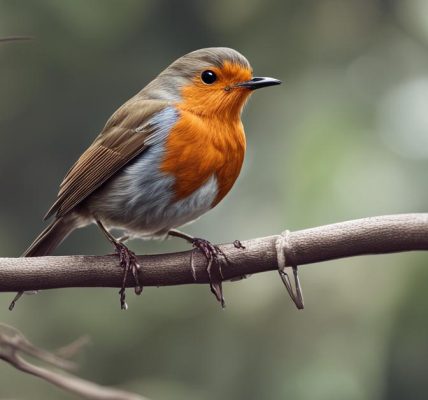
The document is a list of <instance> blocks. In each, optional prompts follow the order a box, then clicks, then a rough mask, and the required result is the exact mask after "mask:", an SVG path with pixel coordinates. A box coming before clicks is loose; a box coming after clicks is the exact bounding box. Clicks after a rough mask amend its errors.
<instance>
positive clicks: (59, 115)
mask: <svg viewBox="0 0 428 400" xmlns="http://www.w3.org/2000/svg"><path fill="white" fill-rule="evenodd" d="M14 34H25V35H32V36H34V37H35V39H34V40H33V41H32V42H29V43H13V44H2V45H1V46H0V89H1V95H0V143H1V145H0V184H1V207H0V221H1V225H0V250H1V254H2V256H18V255H19V254H20V253H21V252H22V251H23V250H24V249H25V247H26V246H27V245H28V244H29V243H30V242H31V240H32V239H33V238H34V237H35V235H36V234H37V233H38V231H40V230H41V229H42V227H43V223H42V221H41V217H42V215H43V214H44V212H45V211H46V210H47V208H48V206H49V205H50V204H51V202H52V201H53V199H54V198H55V195H56V191H57V187H58V183H59V182H60V180H61V179H62V177H63V175H64V173H65V172H66V171H67V169H68V168H69V166H70V165H71V164H72V163H73V162H74V160H75V159H76V158H77V157H78V155H79V154H80V153H81V152H82V151H83V150H84V149H85V147H86V146H87V145H88V144H89V143H90V142H91V141H92V139H93V138H94V137H95V135H96V134H97V133H98V132H99V130H100V129H101V128H102V126H103V124H104V123H105V121H106V120H107V118H108V117H109V115H110V114H111V113H112V112H113V111H114V110H115V109H116V108H117V107H118V106H119V105H120V104H122V103H123V102H124V101H125V100H126V99H127V98H129V97H130V96H131V95H133V94H134V93H135V92H137V91H138V90H140V88H141V87H143V86H144V85H145V84H146V83H147V82H149V81H150V80H151V79H152V78H153V77H154V76H155V75H156V74H157V73H158V72H159V71H160V70H161V69H162V68H164V67H166V66H167V65H168V64H169V63H170V62H171V61H173V60H174V59H175V58H177V57H179V56H180V55H182V54H184V53H186V52H188V51H191V50H194V49H197V48H201V47H208V46H219V45H221V46H229V47H233V48H236V49H237V50H239V51H241V52H242V53H243V54H244V55H246V56H247V57H248V59H249V60H250V61H251V63H252V65H253V67H254V70H255V72H256V73H257V74H260V75H268V76H274V77H277V78H280V79H283V80H284V82H285V83H284V85H282V86H280V87H276V88H271V89H266V90H264V91H260V92H258V93H257V94H255V95H254V96H253V98H252V99H251V101H250V103H249V105H248V106H247V108H246V110H245V113H244V123H245V126H246V132H247V136H248V146H249V151H248V156H247V158H246V164H245V168H244V171H243V173H242V175H241V177H240V179H239V181H238V183H237V184H236V186H235V188H234V189H233V191H232V193H231V194H230V195H229V196H228V197H227V199H225V200H224V201H223V202H222V204H220V205H219V206H218V207H217V208H216V209H215V210H213V211H212V212H210V213H209V214H207V215H206V216H204V217H203V218H202V219H200V220H199V221H198V222H197V223H195V224H193V225H192V226H189V227H188V228H186V230H187V231H188V232H189V233H191V234H197V235H199V236H203V237H206V238H209V239H211V240H213V241H217V242H227V241H231V240H234V239H237V238H239V239H245V238H250V237H257V236H263V235H269V234H274V233H278V232H280V231H281V230H284V229H285V228H288V229H300V228H305V227H310V226H316V225H320V224H326V223H331V222H336V221H340V220H344V219H352V218H358V217H365V216H370V215H381V214H389V213H400V212H417V211H427V208H426V207H427V203H428V189H427V181H426V171H427V167H428V117H427V115H428V113H427V109H428V72H427V71H428V69H427V67H428V52H427V48H428V3H427V2H426V1H424V0H408V1H399V0H395V1H394V0H382V1H380V0H379V1H373V0H317V1H298V0H264V1H261V0H250V1H244V0H233V1H226V0H219V1H216V2H199V1H196V0H194V1H180V2H173V1H165V0H163V1H155V0H144V1H142V0H140V1H137V0H122V1H113V0H108V1H107V0H103V1H101V0H93V1H90V2H86V1H82V0H74V1H70V0H64V1H61V2H59V1H54V0H39V1H37V2H27V1H23V0H15V1H12V0H0V36H8V35H14ZM131 246H132V248H133V249H135V250H136V251H138V252H141V253H142V252H144V253H156V252H166V251H171V250H176V249H183V248H186V246H185V245H183V244H182V243H180V242H179V241H178V240H170V241H167V242H144V243H141V242H138V241H134V242H132V244H131ZM110 251H111V249H110V248H109V245H108V243H107V242H106V241H105V240H104V238H103V237H102V235H101V234H99V233H98V232H97V230H96V229H95V228H94V227H91V228H87V229H84V230H82V231H79V232H76V233H74V234H73V235H72V236H71V237H70V238H69V239H67V241H66V242H65V243H64V244H63V245H62V246H61V247H60V248H59V249H58V254H72V253H74V254H79V253H80V254H103V253H107V252H110ZM426 264H427V256H426V255H425V254H422V253H421V254H402V255H389V256H378V257H360V258H355V259H350V260H339V261H335V262H329V263H325V264H322V265H314V266H310V267H304V268H302V271H301V276H302V282H303V286H304V291H305V296H306V298H305V300H306V307H307V308H306V310H305V311H304V312H297V311H296V310H295V309H294V308H293V306H292V304H291V302H290V301H289V299H288V298H287V295H286V292H285V290H284V288H283V287H282V286H281V283H280V281H279V279H278V276H277V275H276V274H273V273H272V274H263V275H259V276H253V277H251V278H250V279H247V280H244V281H242V282H239V283H233V284H226V288H225V290H226V296H227V297H226V300H227V304H228V307H227V308H226V310H224V311H223V310H221V309H220V308H219V307H218V305H217V304H216V303H215V301H214V298H213V297H212V296H211V295H210V293H209V290H208V288H207V287H196V286H195V287H191V286H186V287H174V288H160V289H154V288H146V289H145V290H144V293H143V295H142V297H139V298H136V297H135V296H133V295H132V294H131V291H130V293H129V296H128V297H129V303H130V309H129V311H127V312H121V311H120V309H119V301H118V296H117V294H116V290H113V289H91V290H84V289H68V290H55V291H49V292H43V293H40V294H39V295H38V296H33V297H26V298H24V299H23V300H22V301H21V302H20V304H19V305H18V306H17V308H16V310H15V311H14V312H13V313H10V312H8V311H7V305H8V303H9V301H10V299H11V294H3V295H1V296H0V299H1V308H0V310H1V311H0V315H1V321H2V322H5V323H8V324H11V325H14V326H16V327H17V328H18V329H20V330H22V331H23V332H24V333H25V334H26V335H27V336H28V338H29V339H30V340H32V341H33V342H34V343H36V344H38V345H40V346H42V347H46V348H48V349H49V348H55V347H56V346H61V345H64V344H65V343H67V342H69V341H71V340H73V339H75V338H76V337H78V336H80V335H82V334H89V335H90V336H91V337H92V341H93V344H92V346H91V347H90V348H89V349H88V350H87V351H86V352H85V354H84V355H82V357H81V360H80V362H81V365H82V368H81V371H80V373H81V375H82V376H85V377H87V378H89V379H93V380H96V381H97V382H100V383H104V384H108V385H122V386H123V387H126V388H127V389H129V390H135V391H139V392H141V393H143V394H144V395H147V396H150V397H152V398H153V399H186V400H191V399H207V400H210V399H218V398H224V399H246V400H247V399H280V398H286V397H287V398H290V399H295V400H299V399H328V400H334V399H338V400H339V399H350V400H352V399H367V400H371V399H402V398H409V396H410V397H411V398H415V399H416V398H418V399H419V398H420V399H422V398H426V396H427V395H426V394H427V392H428V382H427V380H426V379H425V371H426V369H427V367H428V365H427V360H428V357H427V345H428V335H427V330H428V320H427V318H426V308H427V306H428V295H427V294H426V293H427V290H428V281H427V271H426V268H427V266H426ZM0 397H2V398H6V397H8V398H11V397H13V398H17V399H18V398H22V399H24V398H31V399H42V398H43V399H58V398H64V399H68V398H71V397H70V396H68V395H66V394H64V393H62V392H60V391H59V390H57V389H56V388H53V387H51V386H49V385H48V384H46V383H44V382H40V381H38V380H36V379H35V378H32V377H28V376H24V375H22V374H20V373H17V372H16V371H15V370H13V369H12V368H10V367H9V366H7V365H3V364H0Z"/></svg>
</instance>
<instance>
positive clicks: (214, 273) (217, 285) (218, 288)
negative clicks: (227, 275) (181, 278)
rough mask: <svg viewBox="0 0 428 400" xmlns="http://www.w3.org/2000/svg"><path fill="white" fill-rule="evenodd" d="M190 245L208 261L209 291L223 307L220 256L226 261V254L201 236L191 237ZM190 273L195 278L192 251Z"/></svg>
mask: <svg viewBox="0 0 428 400" xmlns="http://www.w3.org/2000/svg"><path fill="white" fill-rule="evenodd" d="M191 243H192V246H193V247H194V248H195V249H198V250H199V251H201V252H202V254H203V255H204V256H205V258H206V259H207V261H208V265H207V272H208V277H209V280H210V289H211V292H212V293H213V294H214V296H215V297H216V299H217V301H218V302H219V303H220V304H221V306H222V307H223V308H224V307H225V302H224V296H223V288H222V283H221V282H222V280H223V279H224V277H223V273H222V270H221V263H222V260H221V259H222V258H223V259H225V260H226V261H227V257H226V254H224V253H223V251H222V250H221V249H220V248H219V247H218V246H216V245H214V244H212V243H211V242H209V241H208V240H206V239H201V238H193V239H192V240H191ZM191 264H192V273H193V277H194V278H195V280H196V272H195V269H194V268H193V253H192V262H191Z"/></svg>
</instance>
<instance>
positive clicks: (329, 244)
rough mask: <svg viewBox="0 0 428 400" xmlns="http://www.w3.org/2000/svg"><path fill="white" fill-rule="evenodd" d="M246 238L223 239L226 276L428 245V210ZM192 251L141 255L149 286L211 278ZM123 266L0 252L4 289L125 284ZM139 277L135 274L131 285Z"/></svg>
mask: <svg viewBox="0 0 428 400" xmlns="http://www.w3.org/2000/svg"><path fill="white" fill-rule="evenodd" d="M286 239H287V240H284V236H282V235H275V236H269V237H264V238H259V239H252V240H247V241H243V242H242V247H240V246H235V245H234V244H233V243H232V244H224V245H220V246H219V247H220V249H221V250H222V251H223V252H224V253H225V255H226V257H227V260H228V265H227V267H225V268H223V269H222V272H223V275H224V279H225V280H232V279H236V278H239V277H242V276H245V275H248V274H255V273H258V272H264V271H270V270H277V269H278V259H279V258H280V254H279V253H278V251H277V248H278V244H280V246H279V249H280V252H282V251H283V252H284V255H285V265H288V266H292V265H296V266H298V265H304V264H311V263H316V262H321V261H327V260H333V259H338V258H344V257H351V256H358V255H364V254H382V253H394V252H403V251H411V250H428V214H400V215H389V216H382V217H372V218H364V219H359V220H354V221H347V222H341V223H337V224H332V225H325V226H321V227H317V228H312V229H305V230H301V231H296V232H290V233H289V234H288V235H287V237H286ZM190 258H191V251H186V252H180V253H170V254H159V255H147V256H139V257H138V261H139V263H140V265H142V266H143V268H142V271H141V274H140V280H141V282H142V283H143V285H144V286H167V285H182V284H191V283H208V282H209V280H208V275H207V272H206V259H205V258H204V256H203V255H201V254H199V252H198V253H196V254H195V257H194V269H195V278H194V276H193V273H192V268H191V266H190ZM121 279H122V270H121V269H120V268H118V262H117V257H116V256H66V257H34V258H0V292H16V291H19V290H29V291H30V290H38V289H54V288H64V287H121ZM134 284H135V283H134V281H133V279H132V277H130V278H129V279H128V281H127V286H128V287H130V286H133V285H134Z"/></svg>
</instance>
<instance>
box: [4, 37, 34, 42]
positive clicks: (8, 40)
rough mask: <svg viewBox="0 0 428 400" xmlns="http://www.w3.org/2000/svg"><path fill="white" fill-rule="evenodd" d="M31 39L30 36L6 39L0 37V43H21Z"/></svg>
mask: <svg viewBox="0 0 428 400" xmlns="http://www.w3.org/2000/svg"><path fill="white" fill-rule="evenodd" d="M32 39H33V37H32V36H7V37H1V38H0V43H5V42H21V41H26V40H32Z"/></svg>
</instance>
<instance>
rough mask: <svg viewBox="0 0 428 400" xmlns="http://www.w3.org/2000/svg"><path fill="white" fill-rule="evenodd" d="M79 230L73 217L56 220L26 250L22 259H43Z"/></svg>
mask: <svg viewBox="0 0 428 400" xmlns="http://www.w3.org/2000/svg"><path fill="white" fill-rule="evenodd" d="M76 228H77V220H76V218H74V217H73V216H64V217H59V218H57V219H55V220H54V221H53V222H52V223H51V224H50V225H49V226H48V227H47V228H46V229H45V230H44V231H43V232H42V233H40V235H39V236H37V237H36V239H35V240H34V242H33V243H32V244H31V246H30V247H29V248H28V249H27V250H25V252H24V254H22V257H41V256H46V255H48V254H51V253H52V252H53V251H54V250H55V248H56V247H57V246H59V244H60V243H61V242H62V241H63V240H64V239H65V238H66V237H67V236H68V235H69V234H70V233H71V231H73V230H74V229H76Z"/></svg>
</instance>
